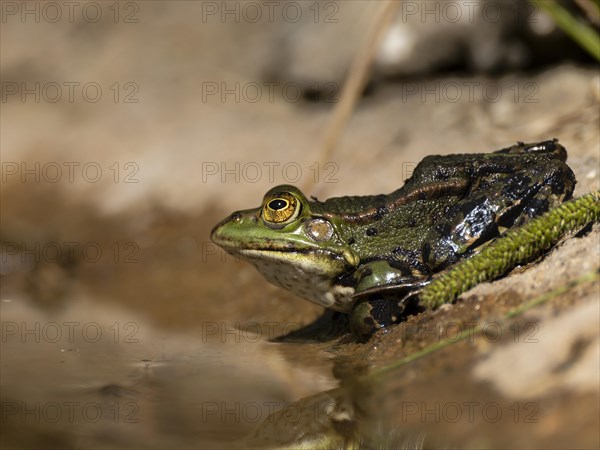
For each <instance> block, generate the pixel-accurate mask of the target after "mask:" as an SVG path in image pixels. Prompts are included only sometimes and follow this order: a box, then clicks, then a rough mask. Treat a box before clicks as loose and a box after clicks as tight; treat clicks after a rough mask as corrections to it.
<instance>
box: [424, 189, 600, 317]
mask: <svg viewBox="0 0 600 450" xmlns="http://www.w3.org/2000/svg"><path fill="white" fill-rule="evenodd" d="M598 221H600V191H597V192H591V193H589V194H586V195H583V196H581V197H579V198H577V199H574V200H571V201H569V202H566V203H563V204H562V205H560V206H558V207H556V208H554V209H552V210H551V211H548V212H547V213H545V214H544V215H542V216H540V217H537V218H535V219H533V220H531V221H530V222H528V223H526V224H525V225H523V226H522V227H519V228H516V229H514V230H510V231H508V232H506V234H504V235H503V236H502V237H500V238H499V239H497V240H496V241H494V242H492V243H491V244H490V245H488V246H487V247H485V248H484V249H483V250H481V251H480V252H479V253H478V254H476V255H474V256H472V257H471V258H469V259H466V260H464V261H462V262H460V263H458V264H457V265H456V266H454V267H453V268H451V269H450V270H448V272H446V273H444V274H443V275H441V276H440V277H439V278H437V279H435V280H433V281H432V282H431V283H430V284H429V285H428V286H426V287H425V288H423V290H422V291H421V294H420V296H419V297H420V304H421V305H422V306H424V307H426V308H432V309H433V308H437V307H439V306H441V305H442V304H444V303H449V302H453V301H454V300H456V298H457V297H458V296H459V295H460V294H462V293H463V292H465V291H467V290H469V289H471V288H472V287H474V286H475V285H477V284H479V283H483V282H485V281H491V280H494V279H496V278H498V277H500V276H502V275H504V274H505V273H507V272H508V271H510V270H511V269H513V268H514V267H516V266H517V265H519V264H525V263H528V262H530V261H532V260H533V259H535V258H536V257H538V256H539V255H541V254H542V253H543V252H545V251H547V250H549V249H550V248H551V247H553V246H554V245H556V244H557V243H558V242H559V241H560V240H561V239H562V238H563V237H565V236H566V235H567V234H569V233H572V232H575V231H578V230H580V229H581V228H583V227H584V226H586V225H588V224H589V223H593V222H598Z"/></svg>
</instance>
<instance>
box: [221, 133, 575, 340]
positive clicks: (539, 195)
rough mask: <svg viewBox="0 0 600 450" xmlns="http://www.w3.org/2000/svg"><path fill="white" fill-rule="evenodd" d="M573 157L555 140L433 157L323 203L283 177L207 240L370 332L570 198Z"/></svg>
mask: <svg viewBox="0 0 600 450" xmlns="http://www.w3.org/2000/svg"><path fill="white" fill-rule="evenodd" d="M566 159H567V152H566V150H565V148H564V147H563V146H561V145H560V144H559V143H558V141H557V140H556V139H554V140H549V141H543V142H536V143H530V144H525V143H522V142H518V143H517V144H516V145H512V146H510V147H507V148H504V149H501V150H498V151H495V152H492V153H479V154H452V155H443V156H440V155H432V156H428V157H426V158H425V159H424V160H423V161H421V162H420V163H419V164H418V165H417V167H416V168H415V170H414V172H413V174H412V176H411V177H410V178H409V179H408V180H406V182H405V183H404V185H403V186H402V187H401V188H400V189H398V190H396V191H394V192H392V193H390V194H387V195H370V196H348V197H337V198H330V199H328V200H325V201H319V200H317V199H316V198H312V199H311V200H309V199H308V198H307V197H306V196H305V195H304V194H303V193H302V192H301V191H300V190H299V189H297V188H295V187H293V186H289V185H281V186H277V187H274V188H272V189H271V190H269V191H268V192H267V193H266V194H265V196H264V199H263V202H262V205H261V206H260V207H258V208H255V209H249V210H245V211H238V212H235V213H233V214H231V215H230V216H229V217H227V218H226V219H225V220H223V221H222V222H221V223H219V224H218V225H217V226H216V227H215V228H214V229H213V231H212V234H211V238H212V240H213V242H214V243H215V244H217V245H219V246H221V247H222V248H224V249H225V250H226V251H227V252H229V253H231V254H233V255H236V256H237V257H239V258H241V259H243V260H246V261H248V262H250V263H252V264H253V265H254V266H255V267H256V268H257V269H258V271H259V272H260V273H261V274H262V275H263V276H264V278H266V279H267V280H268V281H269V282H271V283H273V284H275V285H277V286H280V287H282V288H284V289H287V290H290V291H292V292H294V293H295V294H297V295H298V296H300V297H302V298H305V299H307V300H309V301H311V302H314V303H317V304H319V305H322V306H324V307H326V308H330V309H332V310H335V311H339V312H342V313H348V314H350V318H351V319H350V324H351V326H352V328H353V330H354V331H355V333H356V334H358V335H359V336H368V335H370V334H371V333H372V332H373V331H374V330H376V329H378V328H379V327H382V326H385V325H388V324H390V323H394V322H397V321H398V320H399V318H400V317H401V316H402V312H403V311H404V310H405V309H403V307H404V308H406V306H407V305H408V304H409V303H410V302H414V301H415V300H414V299H415V296H414V295H412V294H413V293H414V292H418V290H419V289H421V288H422V287H424V286H425V285H426V284H427V283H429V282H430V281H431V279H432V277H434V276H435V275H436V274H438V273H440V272H441V271H444V270H445V269H447V268H448V267H450V266H452V265H453V264H455V263H456V262H458V261H459V260H462V259H465V258H469V257H470V256H472V255H474V254H476V253H477V252H478V250H480V249H481V248H482V246H484V245H486V244H487V243H489V242H490V241H492V240H494V239H495V238H497V237H498V236H500V235H501V234H502V233H503V232H504V231H505V230H507V229H510V228H514V227H517V226H520V225H522V224H523V223H525V222H526V221H528V220H529V219H531V218H533V217H536V216H539V215H541V214H542V213H545V212H546V211H548V210H549V209H551V208H554V207H555V206H557V205H559V204H560V203H561V202H563V201H565V200H568V199H569V198H570V197H571V195H572V193H573V189H574V186H575V183H576V180H575V175H574V174H573V171H572V170H571V169H570V168H569V166H568V165H567V164H566V163H565V161H566ZM390 300H393V301H390ZM417 301H418V300H417ZM390 305H391V306H392V307H391V308H390Z"/></svg>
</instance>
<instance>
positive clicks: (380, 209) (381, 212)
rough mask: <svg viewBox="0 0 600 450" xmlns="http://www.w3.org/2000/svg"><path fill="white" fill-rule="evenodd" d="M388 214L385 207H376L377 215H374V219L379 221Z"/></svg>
mask: <svg viewBox="0 0 600 450" xmlns="http://www.w3.org/2000/svg"><path fill="white" fill-rule="evenodd" d="M387 213H388V207H387V206H385V205H382V206H378V207H377V213H376V214H375V217H374V219H375V220H379V219H382V218H383V217H384V216H385V215H386V214H387Z"/></svg>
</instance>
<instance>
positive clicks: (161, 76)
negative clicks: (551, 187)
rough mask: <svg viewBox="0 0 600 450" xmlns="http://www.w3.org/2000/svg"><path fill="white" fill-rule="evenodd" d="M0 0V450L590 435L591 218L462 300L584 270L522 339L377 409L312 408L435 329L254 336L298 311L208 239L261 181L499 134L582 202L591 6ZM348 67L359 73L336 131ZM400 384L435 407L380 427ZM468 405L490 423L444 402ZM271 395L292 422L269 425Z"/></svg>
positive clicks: (328, 189)
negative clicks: (454, 415)
mask: <svg viewBox="0 0 600 450" xmlns="http://www.w3.org/2000/svg"><path fill="white" fill-rule="evenodd" d="M0 7H1V23H0V27H1V28H0V30H1V31H0V32H1V34H0V38H1V39H0V40H1V44H0V45H1V54H0V64H1V66H0V79H1V85H2V90H1V94H2V100H1V103H0V107H1V111H0V119H1V124H0V128H1V129H0V144H1V148H0V150H1V161H2V182H1V196H0V202H1V203H0V205H1V209H2V215H1V222H0V225H1V234H0V239H1V244H2V253H1V255H2V259H1V262H0V276H1V279H2V293H1V304H0V305H1V308H2V310H1V313H2V342H1V345H2V352H1V380H0V387H1V401H2V429H3V430H2V438H0V439H1V443H2V446H3V447H5V448H12V447H15V448H30V447H38V448H39V447H44V448H48V447H55V448H65V447H79V448H91V447H103V448H126V447H136V448H154V447H156V448H184V447H186V448H188V447H189V448H198V447H213V448H222V447H229V446H231V445H238V446H241V447H246V446H259V447H261V446H264V445H289V446H294V445H298V444H299V443H300V442H312V443H313V444H314V442H326V443H328V445H326V446H336V447H342V446H344V445H345V444H346V445H347V444H348V443H349V442H353V441H352V439H358V440H359V441H360V442H361V445H363V446H365V447H368V446H375V445H377V444H379V445H384V446H388V445H389V446H391V445H396V446H398V445H400V444H401V443H405V444H406V443H408V444H406V445H409V446H412V447H423V446H427V445H426V444H425V443H424V442H427V440H428V439H431V442H432V445H440V446H446V447H447V446H459V447H464V446H470V447H478V448H482V447H490V448H492V447H498V446H503V447H507V446H508V447H519V448H523V447H525V446H530V447H536V448H542V447H565V446H567V447H573V448H574V447H582V448H583V447H597V446H598V445H599V444H600V443H599V438H598V435H597V429H596V426H597V419H598V414H599V411H598V402H597V399H598V394H599V392H598V371H597V367H598V362H599V361H598V360H599V354H598V324H597V320H596V318H597V317H598V311H597V300H598V297H599V294H600V288H599V286H598V279H597V278H598V277H597V273H598V267H599V266H600V263H599V260H600V250H599V249H598V247H599V241H598V238H599V236H600V235H599V234H598V229H597V227H595V228H594V229H593V230H591V232H589V233H587V234H586V235H585V236H582V237H581V238H580V239H576V240H574V241H575V242H572V243H568V245H567V244H565V246H564V248H561V249H559V251H558V252H556V254H553V255H551V257H549V258H548V259H546V260H544V261H543V263H542V264H544V265H543V266H542V268H537V269H538V270H537V271H536V270H533V271H529V272H527V273H518V274H517V275H516V276H515V277H514V278H515V280H514V281H510V280H502V281H501V282H499V283H498V286H499V287H498V288H497V289H499V291H498V290H497V289H496V288H494V289H491V288H490V286H485V287H482V288H477V289H479V290H475V293H476V294H475V296H477V295H478V296H479V298H483V299H484V301H487V303H484V305H486V306H485V307H483V308H482V309H481V310H480V309H479V308H476V309H474V308H469V309H468V312H467V309H466V308H465V310H460V309H459V308H458V307H457V308H455V309H454V313H455V314H457V315H456V316H452V318H453V320H456V321H458V322H459V323H463V322H465V321H466V318H467V316H468V317H469V318H471V319H472V318H473V317H471V316H469V314H472V313H473V314H474V311H478V312H477V316H476V318H477V319H478V320H483V318H485V319H487V318H490V317H491V318H494V317H497V316H498V314H501V313H503V312H505V311H506V310H508V308H509V307H510V306H514V305H515V304H517V303H518V302H519V301H521V300H524V299H531V298H534V297H535V296H536V295H539V294H543V293H545V292H550V291H552V289H558V288H560V287H561V286H564V285H565V283H569V282H572V281H573V280H576V279H577V277H578V276H580V275H582V274H586V273H594V274H596V275H595V276H594V277H592V279H591V281H588V282H587V284H584V285H583V286H579V285H578V286H579V287H576V288H574V290H573V289H572V290H571V291H569V292H566V293H563V294H561V295H562V296H561V297H560V298H559V299H558V300H556V301H554V303H551V304H550V305H546V306H545V307H544V308H545V309H544V308H542V309H540V310H538V311H537V313H535V315H534V316H532V317H529V319H527V320H525V319H522V320H525V322H523V323H521V325H522V326H525V324H531V323H534V324H536V325H535V326H534V328H531V329H539V330H540V335H538V336H537V337H536V339H538V341H537V342H536V344H537V347H534V346H532V345H530V346H527V345H524V344H523V342H522V339H517V338H515V333H514V330H515V328H514V327H513V328H512V330H513V332H511V333H512V334H511V336H507V335H506V334H505V336H504V338H503V339H504V340H503V341H502V343H504V346H501V345H497V346H493V345H490V343H489V340H488V341H486V342H484V343H481V342H479V341H477V342H470V343H467V344H465V345H463V344H461V345H460V346H455V347H454V348H453V349H451V350H448V351H447V352H446V353H445V354H444V355H442V356H439V357H436V356H434V357H433V358H430V359H429V360H428V361H425V362H423V363H417V365H416V366H411V367H409V368H408V369H406V370H404V371H402V372H401V373H398V374H396V376H395V377H394V383H396V382H397V383H399V385H396V384H394V383H392V385H391V386H390V385H389V384H387V383H382V386H385V388H383V392H384V393H386V394H387V395H383V398H387V399H388V400H389V399H390V398H392V399H395V400H394V401H388V403H385V402H383V403H377V402H375V401H374V399H376V398H379V397H378V395H382V393H381V392H377V393H376V394H373V392H372V386H367V387H365V386H363V385H362V384H360V385H359V386H358V387H356V386H354V384H353V383H350V385H352V386H354V387H353V388H352V389H349V391H344V393H343V395H342V394H340V393H339V391H337V390H334V391H333V392H334V393H333V394H327V395H324V394H322V392H323V391H326V390H328V389H336V388H337V386H339V380H340V379H344V380H346V379H354V378H353V377H354V376H356V375H358V374H362V373H365V371H366V370H369V369H372V368H374V367H381V366H384V365H385V364H386V363H389V362H390V361H393V360H394V358H400V357H403V356H406V355H407V354H410V352H411V351H412V350H416V349H419V348H421V347H423V345H424V344H423V342H426V341H427V339H432V337H431V336H429V338H427V339H425V340H424V341H423V342H420V341H418V340H416V341H415V340H414V339H413V340H411V339H408V340H407V339H403V338H402V337H401V336H399V335H397V334H394V333H388V334H382V335H381V336H377V337H376V338H374V339H373V340H372V341H370V342H369V343H367V344H365V345H363V346H359V345H353V344H346V345H342V346H337V347H332V343H331V342H329V343H303V344H291V343H273V342H271V339H272V338H273V337H275V336H279V335H282V334H285V333H286V332H289V331H291V330H294V329H297V328H299V327H301V326H303V325H306V324H308V323H310V322H312V321H313V320H314V319H316V318H317V317H318V316H319V315H320V314H321V313H322V310H321V309H320V308H319V307H317V306H314V305H311V304H308V303H307V302H305V301H303V300H301V299H298V298H295V297H294V296H293V295H291V294H289V293H287V292H284V291H282V290H279V289H277V288H275V287H273V286H270V285H268V284H267V283H266V282H265V281H264V280H262V278H261V277H260V275H258V274H257V273H255V271H254V269H253V268H252V267H251V266H249V265H248V266H247V265H245V264H244V263H242V262H239V261H236V260H235V258H233V257H231V256H228V255H226V254H225V253H223V251H222V250H220V249H219V248H217V247H216V246H215V245H214V244H212V243H211V241H210V238H209V234H210V230H211V228H212V227H213V226H214V225H215V224H216V223H217V222H218V221H220V220H221V219H222V218H223V217H225V216H226V215H227V214H229V213H231V212H232V211H234V210H239V209H247V208H253V207H256V206H258V205H259V204H260V202H261V199H262V196H263V194H264V193H265V192H266V191H267V190H268V189H269V188H270V187H272V186H274V185H276V184H283V183H286V184H294V185H298V186H300V187H301V188H302V189H303V190H304V192H305V193H306V194H307V195H314V196H317V197H319V198H320V199H323V198H327V197H331V196H340V195H363V194H378V193H387V192H391V191H393V190H395V189H397V188H398V187H399V186H401V184H402V183H403V181H404V180H405V179H406V178H408V177H409V176H410V174H411V172H412V169H414V167H415V166H416V164H417V163H418V162H419V161H420V160H421V159H422V158H423V157H425V156H427V155H430V154H448V153H474V152H488V151H492V150H496V149H498V148H502V147H506V146H509V145H511V144H513V143H514V142H516V141H525V142H529V141H536V140H545V139H551V138H559V139H560V142H561V144H563V145H564V146H565V147H566V148H567V150H568V152H569V161H568V163H569V165H570V166H571V167H572V168H573V170H574V172H575V174H576V176H577V179H578V184H577V188H576V192H575V194H576V195H580V194H583V193H586V192H589V191H592V190H597V189H598V188H599V186H600V179H599V159H600V145H599V144H600V136H599V118H600V108H599V103H600V72H599V70H598V58H599V53H600V42H599V41H598V34H597V30H598V27H599V24H600V6H599V3H598V2H597V1H596V0H578V1H560V2H554V1H545V0H543V1H540V2H527V1H510V0H507V1H491V0H490V1H487V0H473V1H452V2H436V1H404V2H396V4H395V5H394V6H393V7H390V6H389V5H388V4H387V2H379V1H378V2H372V1H352V2H343V1H327V0H322V1H315V0H308V1H294V0H285V1H284V0H282V1H276V2H263V1H241V2H238V1H227V2H221V1H185V2H184V1H181V2H180V1H174V2H161V1H131V2H130V1H119V2H104V1H102V2H78V1H75V2H36V1H31V2H19V1H16V2H13V1H3V2H1V3H0ZM386 8H387V9H386ZM378 31H379V34H380V39H379V41H378V42H377V45H374V46H372V49H371V51H366V50H365V49H366V48H368V42H369V41H370V40H372V37H373V36H375V35H377V32H378ZM361 53H362V54H363V60H364V55H366V59H367V60H368V59H370V60H372V64H370V65H369V67H368V70H367V71H366V72H365V73H366V79H365V81H364V83H362V84H361V85H359V90H358V92H357V93H358V94H359V95H358V98H357V101H356V105H355V107H354V108H353V110H352V111H351V112H352V114H351V116H350V117H349V119H348V121H347V122H346V123H343V124H342V126H341V127H339V129H338V132H336V129H335V127H333V126H332V120H334V119H333V118H334V117H335V114H338V116H337V117H339V114H340V113H339V106H340V102H341V101H343V98H344V97H343V95H346V92H347V91H345V90H344V82H345V80H346V79H347V77H348V76H349V75H352V74H353V73H355V72H353V71H355V70H356V67H357V63H356V60H357V58H358V57H360V55H361ZM328 139H329V141H327V140H328ZM326 142H330V143H332V145H326ZM530 272H533V273H530ZM486 289H487V290H486ZM515 302H517V303H515ZM594 304H595V305H596V306H594ZM590 305H591V306H590ZM503 308H505V309H503ZM586 308H587V309H586ZM590 308H591V309H590ZM594 308H595V309H594ZM484 310H485V311H486V313H488V315H487V316H481V314H482V313H483V311H484ZM446 313H448V314H453V313H452V312H443V313H442V314H446ZM569 314H571V315H570V316H569ZM436 317H437V318H436ZM441 317H442V318H443V317H444V316H441ZM425 319H426V320H431V321H434V322H435V321H437V320H439V319H440V316H439V315H438V316H434V315H432V316H428V315H427V314H426V315H425ZM512 325H514V324H512ZM535 327H537V328H535ZM517 329H518V327H517ZM528 329H529V328H528ZM544 330H547V332H548V334H543V332H544ZM550 330H553V332H552V333H549V331H550ZM517 334H518V333H517ZM519 336H520V337H522V334H519ZM540 336H546V337H547V339H546V340H545V341H544V340H543V339H541V338H540ZM552 336H557V337H555V338H554V339H553V338H552ZM413 341H414V342H413ZM407 342H408V344H407ZM594 342H595V343H594ZM544 345H545V347H544ZM511 346H512V347H511ZM540 346H542V347H540ZM502 352H504V353H502ZM511 352H513V353H511ZM532 354H535V355H537V358H538V359H539V360H535V358H533V356H532ZM520 358H524V359H522V361H523V366H518V365H517V366H518V367H515V364H514V362H515V361H521V359H520ZM418 364H421V365H422V367H421V366H419V365H418ZM485 364H487V365H485ZM527 367H529V369H527V370H526V368H527ZM532 367H533V368H532ZM507 369H509V370H508V372H507ZM518 369H523V370H522V371H519V370H518ZM507 379H509V380H513V381H514V382H509V383H506V380H507ZM464 380H470V381H469V382H468V383H464ZM432 386H435V388H432ZM540 386H541V387H540ZM534 387H536V389H534ZM537 388H539V389H537ZM407 391H410V392H411V394H410V396H409V397H406V398H408V400H406V402H410V405H413V404H414V405H417V406H418V408H421V407H422V405H423V404H424V403H423V402H426V401H429V400H432V399H436V401H438V403H436V404H437V408H438V413H434V414H433V416H427V414H425V417H423V416H421V415H420V413H421V412H422V411H419V413H417V414H412V415H411V419H415V418H416V419H415V420H405V419H406V418H405V417H399V416H398V415H397V412H398V403H396V402H400V401H401V400H400V399H403V398H405V397H403V396H404V395H405V394H406V392H407ZM390 392H393V393H394V395H391V394H390ZM590 393H591V394H593V395H591V396H590ZM322 396H324V397H322ZM323 398H324V399H325V400H323ZM305 399H308V400H305ZM441 399H444V401H445V402H446V403H445V404H441V406H440V403H439V402H441V401H442V400H441ZM323 401H324V402H325V403H323ZM363 402H365V404H363ZM373 402H374V403H377V404H378V405H379V406H377V407H375V408H373V407H372V405H371V404H370V403H373ZM469 402H471V403H472V402H480V403H481V404H483V405H488V404H495V405H501V406H499V408H500V411H501V412H503V413H504V414H503V419H502V420H500V419H498V420H497V421H494V420H490V419H489V416H487V415H485V414H483V413H481V411H482V410H478V413H477V414H476V415H475V416H476V418H475V419H474V420H468V415H467V414H466V412H467V410H466V409H464V408H465V407H464V406H463V407H462V408H463V409H462V410H461V411H462V412H463V415H462V419H461V420H460V421H458V422H453V421H452V420H449V416H448V415H446V416H444V414H443V412H440V411H444V409H443V407H444V405H448V404H450V403H457V404H459V405H464V404H465V403H469ZM366 403H369V405H368V406H366ZM323 404H325V405H330V406H331V405H334V406H332V407H331V408H329V409H328V408H324V407H323ZM406 404H409V403H406ZM290 405H295V406H294V407H295V409H294V411H295V412H297V413H298V414H297V415H296V416H294V417H296V419H297V420H292V419H290V418H289V416H286V415H285V414H284V415H283V416H282V415H281V413H279V415H277V414H278V412H281V411H282V410H285V408H289V407H290ZM315 405H316V406H315ZM357 405H358V406H357ZM361 405H362V406H361ZM515 405H516V406H515ZM359 406H360V407H359ZM319 408H324V411H325V413H324V416H323V417H325V418H326V419H327V420H324V419H323V417H321V416H319V417H316V415H315V411H321V409H319ZM433 408H434V410H435V408H436V406H433ZM511 408H512V409H511ZM332 411H334V412H335V414H333V412H332ZM411 411H412V410H411ZM515 411H516V413H517V414H516V416H515ZM578 411H579V412H580V413H579V412H578ZM446 412H447V411H446ZM332 414H333V415H332ZM436 414H437V416H436ZM501 415H502V414H501ZM525 416H526V417H528V418H529V419H531V421H527V420H525V419H524V418H523V417H525ZM534 419H535V420H534ZM340 423H341V424H344V426H340ZM261 424H262V425H261ZM567 424H568V425H567ZM257 427H258V428H257ZM398 430H401V431H398ZM356 436H360V437H359V438H357V437H356ZM319 439H322V441H319ZM381 439H384V440H383V441H382V440H381Z"/></svg>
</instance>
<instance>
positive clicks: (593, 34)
mask: <svg viewBox="0 0 600 450" xmlns="http://www.w3.org/2000/svg"><path fill="white" fill-rule="evenodd" d="M531 1H532V2H533V3H534V4H535V5H537V6H538V7H539V8H540V9H542V10H544V11H546V12H547V13H548V15H549V16H550V17H551V18H552V20H553V21H554V23H555V24H556V25H557V26H558V27H560V28H561V29H562V30H563V31H564V32H565V33H567V34H568V35H569V37H571V39H573V40H574V41H575V42H577V43H578V44H579V45H580V46H581V47H583V48H584V49H585V50H586V51H587V52H588V53H589V54H590V55H592V56H593V57H594V58H596V59H597V60H598V61H600V35H598V32H597V31H596V30H595V29H594V28H592V27H590V26H589V25H587V24H585V23H582V22H579V21H578V20H577V19H576V18H575V17H573V16H572V15H571V13H570V12H569V11H567V10H566V9H564V8H563V7H562V6H561V5H559V4H558V3H557V2H556V1H554V0H531Z"/></svg>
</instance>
